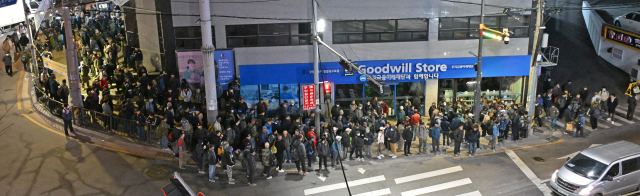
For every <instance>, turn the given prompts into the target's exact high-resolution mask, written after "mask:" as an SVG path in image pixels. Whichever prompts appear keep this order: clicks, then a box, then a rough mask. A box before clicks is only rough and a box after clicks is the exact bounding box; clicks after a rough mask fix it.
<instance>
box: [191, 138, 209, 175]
mask: <svg viewBox="0 0 640 196" xmlns="http://www.w3.org/2000/svg"><path fill="white" fill-rule="evenodd" d="M205 149H207V147H206V146H204V144H203V142H202V141H198V144H197V145H196V150H195V152H193V154H191V159H192V160H193V161H195V162H196V167H198V173H199V174H205V172H204V170H203V169H204V168H203V165H204V160H203V159H202V157H204V150H205Z"/></svg>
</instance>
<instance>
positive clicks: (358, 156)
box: [353, 147, 363, 158]
mask: <svg viewBox="0 0 640 196" xmlns="http://www.w3.org/2000/svg"><path fill="white" fill-rule="evenodd" d="M353 149H355V151H356V158H363V157H362V147H359V148H353Z"/></svg>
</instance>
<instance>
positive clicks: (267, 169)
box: [262, 166, 271, 177]
mask: <svg viewBox="0 0 640 196" xmlns="http://www.w3.org/2000/svg"><path fill="white" fill-rule="evenodd" d="M262 174H264V175H267V177H269V176H271V166H264V169H263V170H262Z"/></svg>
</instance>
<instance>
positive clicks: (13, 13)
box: [0, 0, 40, 32]
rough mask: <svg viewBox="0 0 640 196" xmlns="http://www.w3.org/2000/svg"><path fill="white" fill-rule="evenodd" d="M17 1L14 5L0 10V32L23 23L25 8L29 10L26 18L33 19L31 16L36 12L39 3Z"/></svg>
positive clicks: (27, 0)
mask: <svg viewBox="0 0 640 196" xmlns="http://www.w3.org/2000/svg"><path fill="white" fill-rule="evenodd" d="M23 1H24V0H17V2H16V4H13V5H10V6H6V7H1V8H0V30H2V31H3V32H4V31H5V30H6V29H11V28H12V27H15V26H17V25H18V24H20V23H24V22H25V14H24V11H25V6H27V9H28V10H29V14H28V17H29V18H33V14H34V13H35V12H36V11H37V10H38V6H39V5H40V3H39V2H38V1H29V0H26V2H27V3H26V4H24V2H23Z"/></svg>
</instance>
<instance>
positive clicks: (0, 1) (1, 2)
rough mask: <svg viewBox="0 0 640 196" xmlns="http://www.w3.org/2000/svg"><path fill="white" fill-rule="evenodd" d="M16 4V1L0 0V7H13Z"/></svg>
mask: <svg viewBox="0 0 640 196" xmlns="http://www.w3.org/2000/svg"><path fill="white" fill-rule="evenodd" d="M17 2H18V0H0V7H7V6H10V5H14V4H16V3H17Z"/></svg>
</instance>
